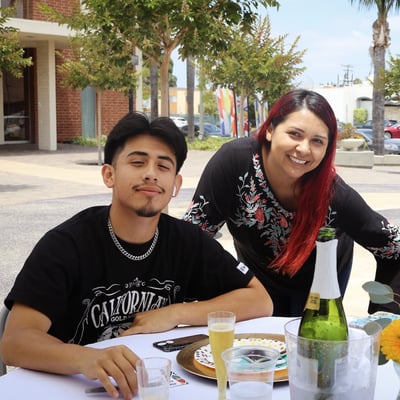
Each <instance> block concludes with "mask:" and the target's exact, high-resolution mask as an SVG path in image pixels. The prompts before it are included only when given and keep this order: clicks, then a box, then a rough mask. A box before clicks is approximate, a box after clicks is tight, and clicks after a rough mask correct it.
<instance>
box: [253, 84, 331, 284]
mask: <svg viewBox="0 0 400 400" xmlns="http://www.w3.org/2000/svg"><path fill="white" fill-rule="evenodd" d="M302 108H307V109H308V110H310V111H311V112H313V113H314V114H315V115H316V116H317V117H319V118H320V119H321V120H322V121H323V122H324V123H325V124H326V126H327V127H328V129H329V142H328V147H327V150H326V154H325V157H324V158H323V160H322V161H321V163H320V164H319V166H318V167H317V168H315V169H314V170H313V171H310V172H309V173H307V174H305V175H304V176H303V177H302V178H301V179H300V180H299V183H298V185H299V189H300V190H299V193H300V196H299V198H298V199H297V210H296V217H295V219H294V221H293V225H292V228H291V232H290V235H289V238H288V241H287V243H286V246H285V247H284V249H283V251H282V252H281V253H280V254H278V255H277V256H276V257H275V259H274V260H273V262H272V263H271V265H270V267H271V268H274V269H277V270H279V271H281V272H283V273H285V274H288V275H289V276H293V275H295V274H296V272H297V271H298V270H299V269H300V268H301V267H302V265H303V264H304V262H305V261H306V260H307V258H308V257H309V256H310V254H311V252H312V250H313V248H314V245H315V240H316V239H317V236H318V230H319V228H320V227H321V226H323V225H324V224H325V218H326V215H327V211H328V208H329V203H330V201H331V199H332V195H333V181H334V179H335V176H336V170H335V166H334V159H335V151H336V139H337V121H336V117H335V114H334V112H333V110H332V108H331V106H330V105H329V103H328V102H327V101H326V99H325V98H324V97H323V96H321V95H320V94H318V93H316V92H313V91H309V90H304V89H296V90H293V91H291V92H289V93H287V94H285V95H283V96H282V97H281V98H280V99H279V100H278V101H277V102H276V103H275V104H274V105H273V107H272V108H271V110H270V112H269V114H268V118H267V120H266V121H265V122H264V123H263V125H262V126H261V127H260V129H259V132H258V133H257V138H258V141H259V142H260V143H261V144H262V145H264V146H266V147H267V149H269V147H270V142H268V141H267V140H266V133H267V130H268V128H269V127H273V128H275V127H276V126H278V125H279V124H280V123H282V122H283V121H284V120H285V119H286V118H287V117H288V115H289V114H291V113H293V112H295V111H298V110H300V109H302Z"/></svg>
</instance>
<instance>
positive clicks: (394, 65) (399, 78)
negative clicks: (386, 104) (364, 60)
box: [385, 54, 400, 100]
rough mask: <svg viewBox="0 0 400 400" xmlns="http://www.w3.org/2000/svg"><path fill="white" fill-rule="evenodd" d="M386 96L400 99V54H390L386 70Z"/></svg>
mask: <svg viewBox="0 0 400 400" xmlns="http://www.w3.org/2000/svg"><path fill="white" fill-rule="evenodd" d="M385 97H386V98H391V99H393V100H399V99H400V56H399V55H397V56H396V57H395V56H393V55H392V54H390V59H389V61H388V68H387V70H386V71H385Z"/></svg>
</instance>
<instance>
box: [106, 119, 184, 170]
mask: <svg viewBox="0 0 400 400" xmlns="http://www.w3.org/2000/svg"><path fill="white" fill-rule="evenodd" d="M142 134H146V135H150V136H154V137H156V138H158V139H160V140H162V141H163V142H164V143H165V144H166V145H168V147H170V148H171V150H172V151H173V153H174V154H175V157H176V173H178V172H179V171H180V169H181V167H182V165H183V162H184V161H185V160H186V156H187V144H186V140H185V137H184V135H183V133H182V132H181V131H180V129H179V128H178V127H177V126H176V125H175V123H174V122H173V121H172V120H171V119H170V118H168V117H159V118H156V119H155V120H153V121H152V122H150V121H149V119H148V118H147V116H146V115H145V114H142V113H139V112H131V113H128V114H126V115H125V116H124V117H122V118H121V119H120V120H119V121H118V122H117V124H116V125H115V126H114V128H113V129H112V130H111V132H110V134H109V135H108V138H107V142H106V145H105V147H104V162H105V163H106V164H112V163H113V161H115V158H116V156H117V155H118V154H119V152H120V151H121V150H122V149H123V148H124V146H125V143H126V141H127V140H128V139H131V138H133V137H135V136H138V135H142Z"/></svg>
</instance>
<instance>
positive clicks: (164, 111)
mask: <svg viewBox="0 0 400 400" xmlns="http://www.w3.org/2000/svg"><path fill="white" fill-rule="evenodd" d="M170 60H171V54H170V53H169V52H168V51H167V50H165V52H164V58H163V62H162V64H161V66H160V89H161V90H160V91H161V113H160V115H161V116H162V117H169V79H168V78H169V63H170Z"/></svg>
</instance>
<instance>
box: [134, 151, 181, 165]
mask: <svg viewBox="0 0 400 400" xmlns="http://www.w3.org/2000/svg"><path fill="white" fill-rule="evenodd" d="M130 156H142V157H148V156H149V153H146V152H145V151H140V150H135V151H131V152H130V153H128V155H127V157H130ZM157 158H158V159H159V160H164V161H169V162H170V163H171V164H172V165H175V162H174V160H173V159H172V158H171V157H169V156H158V157H157Z"/></svg>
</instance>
